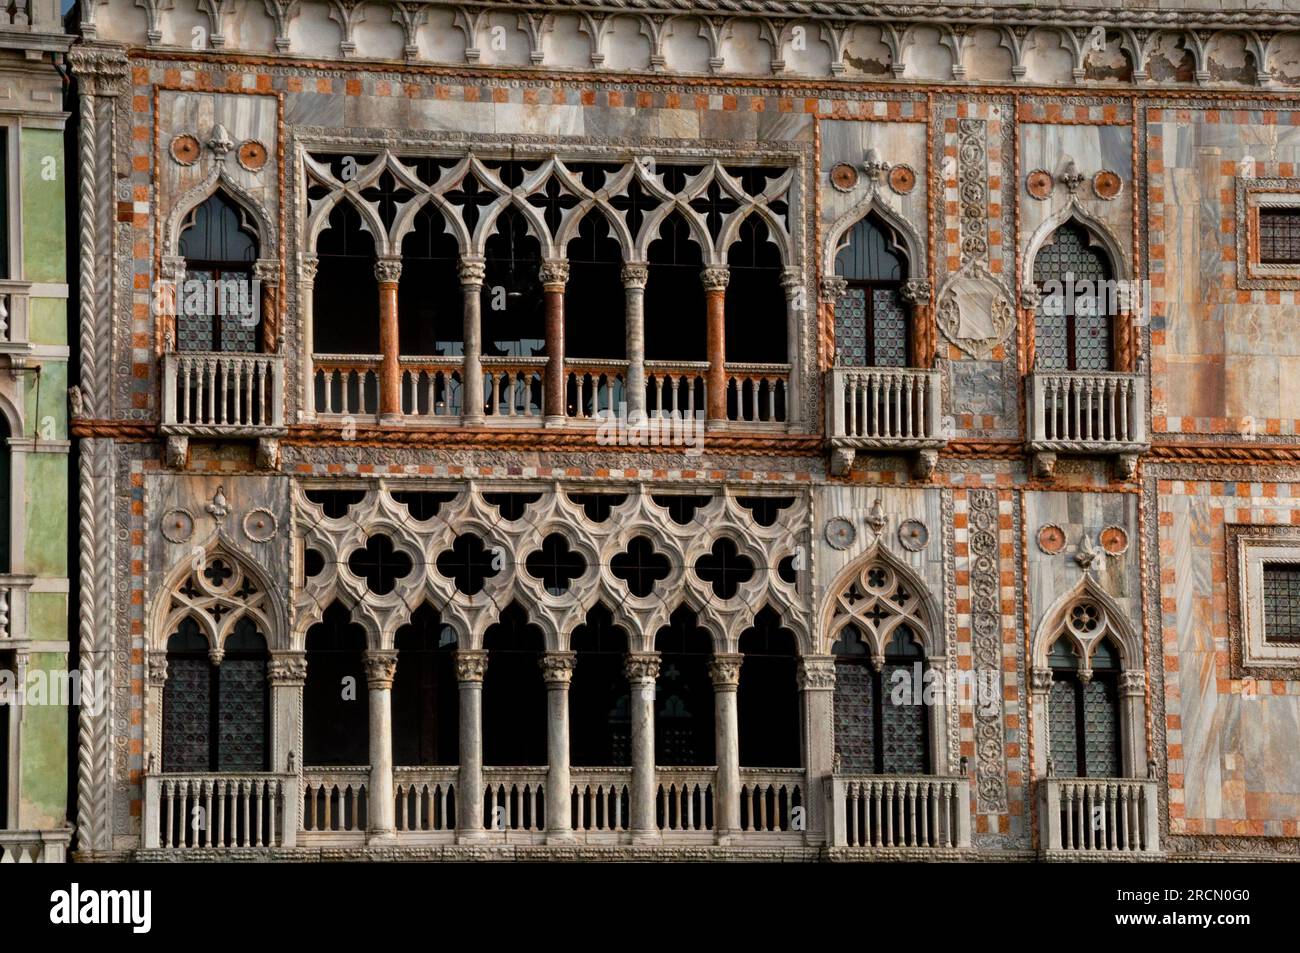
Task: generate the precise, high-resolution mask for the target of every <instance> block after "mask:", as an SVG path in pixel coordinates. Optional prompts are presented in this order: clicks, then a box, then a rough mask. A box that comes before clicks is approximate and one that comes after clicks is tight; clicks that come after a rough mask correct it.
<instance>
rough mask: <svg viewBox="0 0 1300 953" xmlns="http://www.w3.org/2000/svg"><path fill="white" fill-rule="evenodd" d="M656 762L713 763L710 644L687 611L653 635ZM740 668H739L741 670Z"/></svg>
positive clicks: (711, 650)
mask: <svg viewBox="0 0 1300 953" xmlns="http://www.w3.org/2000/svg"><path fill="white" fill-rule="evenodd" d="M655 651H657V652H659V680H658V681H657V682H656V683H655V763H656V764H659V765H663V766H665V767H674V766H688V765H712V764H713V763H714V759H715V755H714V743H715V738H714V709H713V681H712V679H711V678H710V676H709V661H710V659H711V658H712V657H713V641H712V639H711V638H710V637H709V633H708V631H707V630H706V629H703V628H701V627H700V626H699V624H698V622H697V621H696V618H695V613H693V612H691V610H690V609H687V608H686V607H684V606H683V607H682V608H679V609H678V610H677V611H676V612H674V613H673V614H672V616H671V618H670V620H669V623H668V625H666V626H664V627H663V628H662V629H660V630H659V632H658V634H657V635H656V636H655ZM742 667H743V666H742Z"/></svg>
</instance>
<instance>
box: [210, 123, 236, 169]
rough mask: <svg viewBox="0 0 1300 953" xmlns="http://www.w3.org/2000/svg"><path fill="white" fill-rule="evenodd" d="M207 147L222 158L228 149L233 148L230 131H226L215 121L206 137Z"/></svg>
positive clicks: (227, 152)
mask: <svg viewBox="0 0 1300 953" xmlns="http://www.w3.org/2000/svg"><path fill="white" fill-rule="evenodd" d="M208 148H209V149H211V150H212V154H213V155H215V156H216V157H217V159H218V161H220V160H224V159H225V158H226V156H227V155H228V154H229V152H230V150H231V149H233V148H235V142H234V140H233V139H231V138H230V133H228V132H226V127H225V126H223V125H222V124H221V123H217V124H216V125H215V126H213V127H212V135H211V136H209V137H208Z"/></svg>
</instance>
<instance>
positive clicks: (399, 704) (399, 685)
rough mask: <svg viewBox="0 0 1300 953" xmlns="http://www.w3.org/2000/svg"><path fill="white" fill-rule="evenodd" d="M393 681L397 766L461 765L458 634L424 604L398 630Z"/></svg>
mask: <svg viewBox="0 0 1300 953" xmlns="http://www.w3.org/2000/svg"><path fill="white" fill-rule="evenodd" d="M394 647H395V648H396V649H397V671H396V673H395V674H394V676H393V701H392V705H393V763H394V764H402V765H420V764H442V765H453V764H459V763H460V735H459V731H460V727H459V718H460V714H459V712H460V699H459V687H458V685H457V682H456V633H455V630H453V629H452V628H451V626H449V625H444V624H443V623H442V621H441V620H440V618H439V616H438V613H437V611H436V610H435V609H433V608H432V607H431V606H429V605H427V604H425V605H421V606H420V608H418V609H416V610H415V612H414V614H412V616H411V621H410V623H409V624H408V625H404V626H402V627H401V628H400V629H398V630H397V634H396V636H395V637H394Z"/></svg>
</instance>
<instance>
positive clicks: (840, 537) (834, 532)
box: [825, 516, 858, 549]
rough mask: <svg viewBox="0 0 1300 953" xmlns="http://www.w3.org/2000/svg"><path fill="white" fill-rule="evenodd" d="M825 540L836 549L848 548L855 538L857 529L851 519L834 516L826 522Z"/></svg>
mask: <svg viewBox="0 0 1300 953" xmlns="http://www.w3.org/2000/svg"><path fill="white" fill-rule="evenodd" d="M825 533H826V542H828V543H830V544H831V545H832V546H834V547H835V548H836V549H848V548H849V547H850V546H852V545H853V541H854V540H855V539H857V536H858V530H857V527H855V526H854V525H853V523H852V521H851V520H847V519H845V518H844V517H843V516H836V517H835V518H834V519H830V520H827V522H826V530H825Z"/></svg>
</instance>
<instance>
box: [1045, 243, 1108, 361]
mask: <svg viewBox="0 0 1300 953" xmlns="http://www.w3.org/2000/svg"><path fill="white" fill-rule="evenodd" d="M1111 277H1112V271H1111V267H1110V262H1109V261H1107V259H1106V256H1105V254H1104V253H1103V252H1101V251H1100V250H1099V249H1096V248H1093V247H1091V246H1090V245H1089V240H1088V233H1087V232H1086V231H1085V230H1084V229H1083V228H1082V227H1080V226H1078V225H1075V224H1074V223H1067V224H1065V225H1062V226H1061V227H1060V228H1059V229H1057V231H1056V233H1055V234H1054V235H1053V236H1052V237H1051V239H1050V240H1049V241H1048V242H1047V243H1046V244H1045V245H1043V247H1042V248H1041V249H1040V250H1039V252H1038V257H1037V258H1036V259H1035V261H1034V278H1035V280H1037V282H1038V290H1039V291H1040V292H1041V294H1042V300H1041V302H1040V303H1039V306H1038V314H1037V317H1036V318H1035V321H1034V362H1035V364H1036V366H1037V367H1039V368H1042V369H1044V370H1071V371H1106V370H1110V367H1111V342H1110V324H1111V314H1110V310H1111V305H1112V303H1113V300H1114V295H1113V294H1112V293H1111V292H1110V290H1109V282H1110V279H1111Z"/></svg>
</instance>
